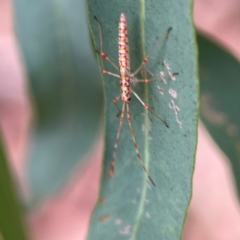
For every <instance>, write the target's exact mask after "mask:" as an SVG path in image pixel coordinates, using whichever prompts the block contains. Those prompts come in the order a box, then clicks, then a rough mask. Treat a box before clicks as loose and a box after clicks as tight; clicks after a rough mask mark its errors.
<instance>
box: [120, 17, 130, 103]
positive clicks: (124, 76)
mask: <svg viewBox="0 0 240 240" xmlns="http://www.w3.org/2000/svg"><path fill="white" fill-rule="evenodd" d="M118 61H119V75H120V89H121V99H122V101H123V102H125V103H128V102H129V101H130V100H131V98H130V78H129V77H130V76H129V74H130V62H129V47H128V33H127V22H126V16H125V14H124V13H122V14H121V15H120V21H119V26H118Z"/></svg>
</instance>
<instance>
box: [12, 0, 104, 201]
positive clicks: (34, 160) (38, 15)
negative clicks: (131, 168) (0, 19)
mask: <svg viewBox="0 0 240 240" xmlns="http://www.w3.org/2000/svg"><path fill="white" fill-rule="evenodd" d="M14 7H15V15H16V17H15V23H16V30H17V35H18V39H19V41H20V45H21V47H22V51H23V55H24V59H25V62H26V68H27V73H28V77H29V85H30V90H32V95H33V97H32V99H33V102H34V103H35V104H34V112H35V121H34V126H33V133H32V137H31V149H30V154H29V159H28V179H29V185H30V187H31V196H32V197H33V200H34V201H37V200H39V199H41V198H43V197H45V196H46V195H47V194H49V193H52V192H54V191H55V190H56V189H58V188H59V186H61V184H63V183H64V181H65V180H66V179H67V178H68V176H69V175H70V173H72V170H73V169H74V167H75V166H76V164H77V163H78V162H79V159H81V157H83V155H84V154H86V152H87V151H88V150H89V149H90V147H91V145H92V143H93V140H94V138H95V137H96V133H97V130H98V127H99V122H100V117H101V110H102V92H101V81H100V77H99V70H98V67H97V64H96V62H95V59H94V57H93V53H92V49H91V46H90V43H89V32H88V28H87V23H86V15H85V6H84V2H82V1H78V0H63V1H57V0H55V1H54V0H51V1H50V0H39V1H34V3H30V2H29V1H26V0H16V1H14Z"/></svg>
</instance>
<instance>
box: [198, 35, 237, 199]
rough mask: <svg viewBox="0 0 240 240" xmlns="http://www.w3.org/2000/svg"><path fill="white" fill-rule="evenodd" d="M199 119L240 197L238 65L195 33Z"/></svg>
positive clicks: (218, 47)
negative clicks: (226, 164) (230, 172)
mask: <svg viewBox="0 0 240 240" xmlns="http://www.w3.org/2000/svg"><path fill="white" fill-rule="evenodd" d="M197 41H198V47H199V66H200V79H201V108H200V113H201V119H202V121H203V123H204V125H205V126H206V127H207V129H208V131H209V133H210V134H211V135H212V137H213V139H214V140H215V142H216V143H217V144H218V146H219V147H220V148H221V149H222V150H223V152H224V153H225V154H226V155H227V156H228V158H229V159H230V162H231V164H232V169H233V173H234V176H235V180H236V184H237V189H238V194H239V196H240V174H239V173H240V130H239V129H240V108H239V104H238V103H239V102H240V94H239V89H240V88H239V86H240V84H239V76H240V64H239V61H238V60H237V59H236V58H234V57H233V56H232V55H231V53H230V52H229V51H227V50H225V49H224V48H223V47H221V46H220V45H218V44H217V43H215V42H212V41H211V40H209V39H208V38H207V37H204V36H201V35H198V38H197Z"/></svg>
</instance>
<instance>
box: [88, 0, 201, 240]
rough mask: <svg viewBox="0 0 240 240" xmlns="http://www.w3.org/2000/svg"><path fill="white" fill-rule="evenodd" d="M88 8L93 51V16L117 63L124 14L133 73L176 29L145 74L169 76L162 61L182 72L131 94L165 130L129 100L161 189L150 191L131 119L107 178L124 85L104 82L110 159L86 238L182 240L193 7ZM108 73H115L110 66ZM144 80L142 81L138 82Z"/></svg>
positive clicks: (194, 87)
mask: <svg viewBox="0 0 240 240" xmlns="http://www.w3.org/2000/svg"><path fill="white" fill-rule="evenodd" d="M88 8H89V22H90V25H91V29H92V34H93V38H94V43H95V48H96V49H99V31H98V26H97V22H96V21H95V20H94V17H93V16H94V15H96V16H97V18H98V19H99V20H100V22H101V25H102V33H103V48H104V52H105V53H106V54H108V56H109V57H110V58H111V59H112V60H113V61H114V62H115V63H117V62H118V60H117V56H118V53H117V46H118V42H117V39H118V38H117V36H118V35H117V34H118V21H119V16H120V13H121V12H124V13H125V14H126V17H127V22H128V34H129V45H130V62H131V69H132V72H133V71H134V70H135V69H136V68H137V67H138V66H139V64H140V62H141V60H142V59H143V56H144V55H145V53H146V52H147V53H148V52H149V51H150V49H151V48H152V47H153V46H154V44H155V43H156V41H157V39H158V38H159V37H160V36H162V35H163V34H164V32H165V31H166V30H167V29H168V28H169V27H170V26H171V27H172V28H173V30H172V32H171V33H170V35H169V37H168V40H166V39H165V41H163V42H162V44H161V45H160V46H159V47H158V49H156V51H155V52H154V54H153V56H151V58H150V59H149V62H148V63H147V68H148V69H149V70H150V71H151V72H152V74H154V75H155V76H159V75H160V71H165V73H166V72H167V69H166V67H164V66H163V60H165V61H166V62H168V63H169V65H170V67H171V69H172V70H171V71H173V72H179V75H178V76H177V79H176V81H173V80H171V78H169V77H168V78H166V84H164V82H163V81H160V80H159V81H155V82H152V83H150V84H144V83H142V84H141V83H139V84H138V85H137V86H136V87H133V88H134V90H135V91H136V92H137V93H138V94H139V96H140V97H141V98H142V99H144V101H145V102H146V103H147V104H149V106H150V107H152V109H153V110H154V111H155V112H156V113H157V114H159V115H160V116H161V117H162V118H163V119H165V120H166V121H167V123H168V124H169V129H167V128H166V127H165V126H164V124H162V123H161V122H160V121H159V120H158V119H157V118H155V117H154V116H153V115H151V114H149V113H147V112H146V111H145V110H144V108H143V106H142V105H141V104H140V103H139V102H138V101H137V100H136V98H135V97H134V96H132V100H131V103H130V109H131V115H132V116H131V117H132V118H131V119H132V125H133V129H134V131H135V136H136V140H137V143H138V146H139V151H140V154H141V155H142V158H143V160H144V162H145V164H146V167H147V168H148V170H149V173H150V175H151V177H152V178H153V180H154V181H155V183H156V188H153V187H152V186H151V185H149V183H148V181H147V179H146V176H145V174H144V172H143V170H142V168H141V165H140V164H139V161H138V159H137V156H136V153H135V149H134V146H133V142H132V139H131V135H130V132H129V127H128V124H127V121H126V119H125V121H124V123H123V127H122V131H121V135H120V140H119V146H118V151H117V157H116V164H115V175H114V176H113V178H112V179H111V180H110V179H109V178H108V177H107V176H108V171H109V164H110V161H111V158H112V154H113V147H114V143H115V138H116V134H117V127H118V124H119V121H118V119H117V118H116V114H117V109H116V108H115V106H114V104H113V103H112V100H113V98H114V97H116V96H118V95H119V83H118V80H117V79H115V78H113V77H111V76H107V75H105V76H103V77H104V93H105V106H106V108H105V114H106V120H105V121H106V123H105V124H106V130H105V131H106V132H105V154H104V162H103V172H102V179H101V190H100V193H99V197H100V201H99V202H98V203H97V204H96V206H95V210H94V212H93V215H92V219H91V224H90V229H89V233H88V234H89V235H88V239H89V240H94V239H97V240H99V239H104V240H107V239H122V238H123V237H124V235H127V237H128V239H138V240H141V239H144V240H145V239H171V240H175V239H179V238H180V235H181V230H182V226H183V223H184V218H185V215H186V210H187V207H188V204H189V201H190V197H191V187H192V185H191V181H192V174H193V166H194V159H195V150H196V138H197V120H198V90H199V89H198V80H197V62H196V49H195V35H194V28H193V25H192V15H191V1H183V0H179V1H169V0H166V1H157V0H151V1H146V2H143V1H139V2H138V1H125V2H119V1H114V0H112V1H94V0H89V1H88ZM105 68H106V69H107V70H109V71H111V72H116V71H115V69H114V68H113V67H112V66H111V65H110V64H108V63H105ZM142 77H143V76H141V74H139V78H142ZM160 87H161V88H162V91H163V94H164V95H163V96H162V95H161V93H160V92H159V88H160ZM173 93H174V94H173ZM120 102H121V100H120ZM120 102H119V106H120V105H121V103H120Z"/></svg>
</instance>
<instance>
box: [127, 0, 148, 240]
mask: <svg viewBox="0 0 240 240" xmlns="http://www.w3.org/2000/svg"><path fill="white" fill-rule="evenodd" d="M144 22H145V0H140V36H141V39H140V40H141V41H140V42H141V43H140V44H141V52H142V59H143V57H144V56H145V55H146V54H145V41H144V39H145V38H144V37H145V28H144ZM143 74H144V77H145V78H146V71H145V69H144V73H143ZM143 87H144V100H145V103H146V104H147V105H148V86H147V84H144V85H143ZM148 114H149V112H148V111H147V110H146V109H145V115H144V116H145V117H144V121H145V125H146V124H147V120H148ZM148 137H149V134H148V131H144V138H145V139H144V141H145V143H144V160H143V162H144V164H145V167H146V169H147V171H148V169H149V161H150V158H149V142H148ZM147 184H148V179H147V178H145V181H144V182H143V189H142V194H141V198H140V202H139V207H138V212H137V214H136V220H135V225H134V228H133V231H132V234H131V237H130V240H134V239H135V237H136V235H137V232H138V228H139V224H140V219H141V218H142V215H143V212H144V203H145V199H146V195H147Z"/></svg>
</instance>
